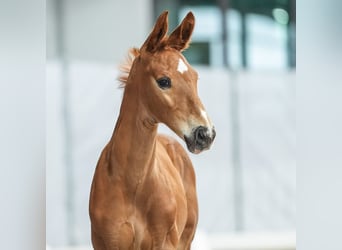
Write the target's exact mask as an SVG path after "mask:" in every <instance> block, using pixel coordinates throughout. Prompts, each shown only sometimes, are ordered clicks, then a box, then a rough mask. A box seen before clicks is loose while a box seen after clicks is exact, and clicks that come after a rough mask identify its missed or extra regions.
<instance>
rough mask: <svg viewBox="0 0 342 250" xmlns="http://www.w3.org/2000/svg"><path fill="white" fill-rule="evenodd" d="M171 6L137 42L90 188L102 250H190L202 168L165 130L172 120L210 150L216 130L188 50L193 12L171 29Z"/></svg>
mask: <svg viewBox="0 0 342 250" xmlns="http://www.w3.org/2000/svg"><path fill="white" fill-rule="evenodd" d="M167 15H168V13H167V12H164V13H163V14H161V15H160V16H159V18H158V20H157V22H156V24H155V26H154V28H153V30H152V32H151V34H150V35H149V37H148V38H147V40H146V41H145V43H144V44H143V45H142V47H141V48H140V49H132V50H131V56H132V58H131V59H132V60H131V62H129V64H128V65H126V68H125V69H124V71H125V72H124V73H127V74H126V75H123V76H122V77H121V78H120V80H121V82H122V84H123V87H124V95H123V100H122V104H121V109H120V115H119V118H118V121H117V123H116V127H115V130H114V133H113V136H112V138H111V140H110V141H109V143H108V144H107V145H106V147H105V148H104V150H103V151H102V154H101V156H100V159H99V161H98V164H97V167H96V171H95V175H94V178H93V184H92V187H91V193H90V205H89V210H90V219H91V235H92V243H93V246H94V249H96V250H104V249H106V250H113V249H122V250H125V249H163V250H164V249H190V245H191V242H192V240H193V237H194V234H195V230H196V226H197V220H198V207H197V196H196V183H195V173H194V169H193V166H192V164H191V161H190V159H189V157H188V155H187V153H186V152H185V150H184V149H183V147H182V146H181V145H180V144H179V143H178V142H177V141H176V140H174V139H172V138H170V137H167V136H163V135H158V134H157V127H158V123H160V122H161V123H164V124H166V125H167V126H168V127H169V128H170V129H172V130H173V131H174V132H175V133H176V134H177V135H178V136H179V137H181V138H182V139H183V140H185V142H186V145H187V147H188V149H189V151H190V152H192V153H200V152H201V151H203V150H205V149H208V148H209V147H210V145H211V143H212V141H213V140H214V137H215V130H214V127H213V125H212V123H211V121H210V119H209V118H208V116H207V114H206V112H205V110H204V107H203V104H202V103H201V101H200V99H199V97H198V95H197V78H198V77H197V73H196V71H195V70H194V69H193V68H192V67H191V66H190V65H189V64H188V62H187V61H186V59H185V58H184V57H183V56H182V54H181V51H183V50H184V49H185V48H187V46H188V44H189V42H190V37H191V34H192V31H193V28H194V24H195V19H194V16H193V14H192V13H191V12H189V13H188V14H187V16H186V17H185V18H184V20H183V21H182V23H181V24H180V25H179V26H178V27H177V28H176V29H175V30H174V31H173V32H172V33H171V35H170V36H168V35H167V34H166V33H167V29H168V21H167Z"/></svg>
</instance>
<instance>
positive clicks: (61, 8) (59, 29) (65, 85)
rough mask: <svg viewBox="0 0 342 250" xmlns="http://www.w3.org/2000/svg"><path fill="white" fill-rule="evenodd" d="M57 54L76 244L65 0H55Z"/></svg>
mask: <svg viewBox="0 0 342 250" xmlns="http://www.w3.org/2000/svg"><path fill="white" fill-rule="evenodd" d="M54 4H55V8H56V33H57V56H58V59H59V61H60V65H61V87H62V95H61V96H62V100H61V103H62V115H63V124H64V165H65V178H66V192H65V202H66V217H67V219H66V220H67V221H66V234H67V240H68V244H69V245H75V244H76V237H75V214H74V213H75V211H74V198H75V196H74V169H73V164H72V125H71V115H70V82H69V79H68V69H69V67H68V57H67V55H66V48H65V36H64V34H65V25H64V21H65V1H64V0H55V1H54Z"/></svg>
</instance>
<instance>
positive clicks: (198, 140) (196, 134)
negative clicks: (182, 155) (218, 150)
mask: <svg viewBox="0 0 342 250" xmlns="http://www.w3.org/2000/svg"><path fill="white" fill-rule="evenodd" d="M208 131H209V130H208V128H206V127H203V126H199V127H197V128H195V129H194V130H193V131H192V133H191V135H190V136H185V135H184V141H185V143H186V146H187V148H188V150H189V151H190V152H191V153H193V154H199V153H201V152H202V151H204V150H208V149H209V148H210V146H211V144H212V143H213V141H214V139H215V136H216V132H215V130H214V129H213V130H212V133H211V134H210V133H209V132H208Z"/></svg>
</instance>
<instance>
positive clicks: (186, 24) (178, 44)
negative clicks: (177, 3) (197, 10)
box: [167, 11, 195, 51]
mask: <svg viewBox="0 0 342 250" xmlns="http://www.w3.org/2000/svg"><path fill="white" fill-rule="evenodd" d="M194 27H195V17H194V14H192V12H191V11H190V12H189V13H188V14H187V15H186V17H185V18H184V19H183V21H182V23H181V24H180V25H179V26H178V27H177V28H176V29H175V30H174V31H173V32H172V33H171V35H170V36H169V39H168V40H167V46H169V47H171V48H174V49H176V50H179V51H183V50H185V49H186V48H187V47H188V46H189V43H190V39H191V35H192V32H193V30H194Z"/></svg>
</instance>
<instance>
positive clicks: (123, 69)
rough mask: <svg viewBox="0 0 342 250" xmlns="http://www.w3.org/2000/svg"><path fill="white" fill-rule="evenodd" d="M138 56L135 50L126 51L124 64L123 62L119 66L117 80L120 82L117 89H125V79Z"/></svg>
mask: <svg viewBox="0 0 342 250" xmlns="http://www.w3.org/2000/svg"><path fill="white" fill-rule="evenodd" d="M139 55H140V51H139V49H137V48H131V49H130V50H129V51H128V53H127V56H126V60H125V62H123V63H122V64H121V65H120V66H119V70H120V75H119V77H118V80H119V81H120V85H119V88H125V87H126V84H127V79H128V76H129V72H130V71H131V67H132V64H133V61H134V59H135V58H136V57H137V56H139Z"/></svg>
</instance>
